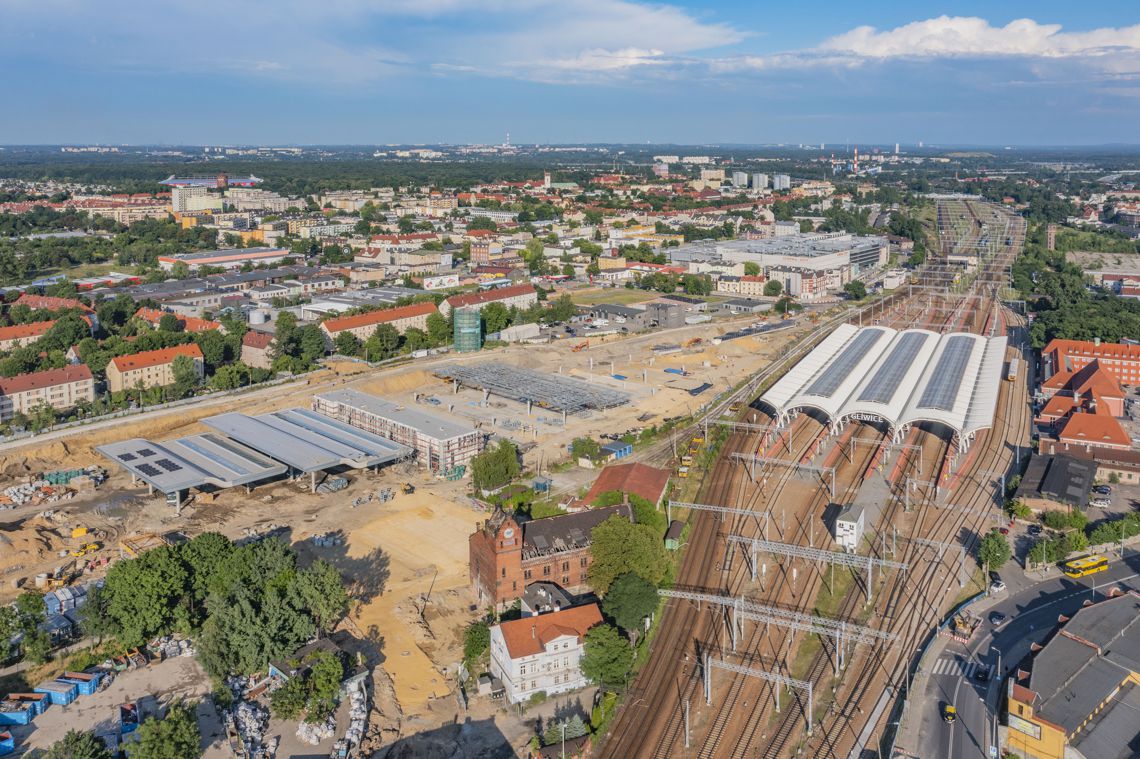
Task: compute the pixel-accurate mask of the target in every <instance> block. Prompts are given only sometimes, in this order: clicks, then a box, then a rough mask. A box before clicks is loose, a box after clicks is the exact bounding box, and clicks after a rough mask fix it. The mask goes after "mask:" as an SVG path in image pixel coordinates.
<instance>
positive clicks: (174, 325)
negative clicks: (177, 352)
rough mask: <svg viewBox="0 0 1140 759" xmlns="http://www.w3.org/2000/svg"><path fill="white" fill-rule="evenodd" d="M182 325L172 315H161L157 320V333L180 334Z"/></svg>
mask: <svg viewBox="0 0 1140 759" xmlns="http://www.w3.org/2000/svg"><path fill="white" fill-rule="evenodd" d="M182 329H183V324H182V322H180V321H179V320H178V317H177V316H175V315H174V314H163V315H162V317H161V318H160V319H159V320H158V331H159V332H181V331H182Z"/></svg>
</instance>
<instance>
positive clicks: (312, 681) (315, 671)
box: [305, 651, 344, 723]
mask: <svg viewBox="0 0 1140 759" xmlns="http://www.w3.org/2000/svg"><path fill="white" fill-rule="evenodd" d="M313 659H314V660H313V663H312V666H311V669H310V671H309V677H308V684H309V699H308V701H307V702H306V704H305V712H306V715H305V721H306V722H311V723H317V722H323V721H324V720H325V718H327V717H328V716H329V715H330V714H332V713H333V712H334V711H335V710H336V702H337V696H338V695H339V694H340V684H341V681H342V680H343V679H344V664H343V663H342V662H341V660H340V657H339V656H334V655H333V654H331V653H329V652H328V651H321V652H319V653H317V654H316V656H314V657H313Z"/></svg>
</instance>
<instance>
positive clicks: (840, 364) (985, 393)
mask: <svg viewBox="0 0 1140 759" xmlns="http://www.w3.org/2000/svg"><path fill="white" fill-rule="evenodd" d="M1005 352H1006V338H1005V337H992V338H985V337H982V336H981V335H975V334H970V333H966V332H951V333H946V334H939V333H937V332H931V331H929V330H923V329H906V330H901V331H900V330H896V329H892V328H890V327H881V326H874V327H862V328H860V327H856V326H854V325H851V324H843V325H840V326H839V327H838V328H836V330H835V331H834V332H832V333H831V334H830V335H828V336H827V337H826V338H824V340H823V341H822V342H821V343H820V344H819V345H817V346H816V347H815V348H814V349H813V350H812V351H811V352H809V353H808V354H807V355H806V356H804V358H803V359H801V360H800V362H799V363H798V364H796V365H795V366H794V367H792V369H791V370H790V371H789V372H788V373H787V374H785V375H784V376H783V377H781V378H780V379H779V380H778V381H777V382H776V383H775V384H774V385H772V387H771V388H770V389H769V390H768V392H766V393H765V394H764V395H763V396H761V398H760V400H761V401H762V402H763V403H765V404H766V405H768V406H770V407H771V408H772V409H773V410H774V411H775V412H776V415H777V416H778V417H779V418H780V419H781V421H782V422H786V421H787V418H788V416H789V415H790V414H791V413H792V412H794V411H796V410H802V409H814V410H816V411H818V412H821V413H822V414H823V415H824V416H825V417H826V419H827V421H828V422H829V423H830V425H831V427H832V429H833V430H838V429H839V428H840V427H842V426H843V425H844V423H845V422H847V421H848V420H851V419H856V420H863V421H882V422H886V423H887V424H888V425H889V427H890V428H891V430H893V431H894V433H895V434H896V435H898V434H899V432H900V431H901V430H904V429H906V428H907V427H909V426H910V425H912V424H915V423H917V422H924V421H925V422H937V423H940V424H944V425H946V426H947V427H949V428H950V429H952V430H954V432H955V433H957V435H958V436H959V439H961V440H970V439H972V438H973V437H974V435H975V434H976V433H977V432H978V431H979V430H981V429H985V428H988V427H991V426H992V425H993V417H994V411H995V410H996V408H997V398H998V391H999V389H1000V387H1001V380H1002V369H1003V365H1004V362H1005Z"/></svg>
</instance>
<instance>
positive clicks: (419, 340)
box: [404, 327, 431, 352]
mask: <svg viewBox="0 0 1140 759" xmlns="http://www.w3.org/2000/svg"><path fill="white" fill-rule="evenodd" d="M429 345H431V341H430V340H429V339H428V336H427V333H426V332H424V331H423V330H422V329H420V328H419V327H408V328H407V329H406V330H404V348H405V349H406V350H407V351H408V352H412V351H418V350H422V349H424V348H427V347H428V346H429Z"/></svg>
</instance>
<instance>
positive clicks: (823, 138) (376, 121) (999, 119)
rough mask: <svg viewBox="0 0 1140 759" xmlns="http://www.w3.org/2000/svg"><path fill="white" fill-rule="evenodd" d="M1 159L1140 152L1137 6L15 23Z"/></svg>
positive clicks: (125, 5) (240, 14)
mask: <svg viewBox="0 0 1140 759" xmlns="http://www.w3.org/2000/svg"><path fill="white" fill-rule="evenodd" d="M0 71H3V72H4V76H3V77H2V79H0V81H3V82H4V87H3V97H4V103H5V105H6V108H5V109H4V110H5V114H4V118H3V119H0V143H8V144H13V143H35V144H50V143H59V142H84V143H86V142H103V143H167V144H174V143H181V144H187V143H189V144H238V143H243V144H249V143H255V144H320V143H324V144H344V143H358V144H384V143H410V142H418V143H438V142H453V143H456V142H458V143H467V142H499V141H501V140H502V139H503V136H504V134H505V133H506V132H507V131H509V132H510V133H511V136H512V141H514V142H528V143H533V142H542V143H548V142H654V143H666V142H675V143H713V142H733V143H761V142H791V143H797V142H831V143H837V142H843V141H846V140H850V141H852V142H862V143H869V142H875V143H880V144H889V143H893V142H902V143H904V144H907V143H914V142H916V141H919V140H922V141H925V142H926V143H928V144H930V143H941V144H987V145H995V144H1017V145H1032V144H1053V145H1057V144H1101V143H1110V142H1128V143H1140V138H1138V135H1140V131H1138V129H1137V124H1138V123H1140V8H1138V7H1137V6H1136V5H1134V4H1133V3H1129V2H1109V3H1095V4H1093V5H1087V4H1081V3H1072V2H1067V3H1060V2H1051V1H1045V2H1020V1H1014V0H1007V1H1006V2H1002V3H994V2H988V3H983V2H954V3H940V4H935V3H925V2H924V3H914V2H885V1H881V0H880V1H875V0H872V1H870V2H867V1H864V2H858V3H855V2H850V0H846V1H844V2H834V3H833V2H829V1H828V0H820V1H819V2H814V3H789V2H786V1H785V2H780V3H776V2H770V1H768V0H753V1H752V2H720V3H699V2H692V1H685V0H682V1H679V2H675V3H643V2H637V1H636V0H321V2H312V1H311V0H276V1H275V2H268V1H266V0H226V1H225V2H222V0H195V2H179V3H173V2H155V0H148V1H146V2H140V1H138V0H100V2H91V0H3V2H0Z"/></svg>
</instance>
